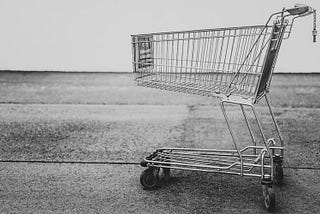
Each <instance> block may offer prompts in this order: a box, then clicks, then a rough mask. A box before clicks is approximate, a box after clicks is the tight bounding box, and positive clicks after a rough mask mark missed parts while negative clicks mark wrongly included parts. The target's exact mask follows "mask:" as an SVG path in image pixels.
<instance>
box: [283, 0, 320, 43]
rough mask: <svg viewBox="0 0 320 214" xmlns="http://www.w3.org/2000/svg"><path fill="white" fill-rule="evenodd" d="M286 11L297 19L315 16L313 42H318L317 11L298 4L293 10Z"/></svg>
mask: <svg viewBox="0 0 320 214" xmlns="http://www.w3.org/2000/svg"><path fill="white" fill-rule="evenodd" d="M285 11H286V12H288V13H289V14H290V15H292V16H296V17H302V16H308V15H310V14H313V30H312V36H313V42H316V37H317V27H316V25H317V23H316V21H317V17H316V10H315V9H314V8H312V7H310V6H307V5H303V4H296V5H295V6H294V7H293V8H290V9H286V10H285Z"/></svg>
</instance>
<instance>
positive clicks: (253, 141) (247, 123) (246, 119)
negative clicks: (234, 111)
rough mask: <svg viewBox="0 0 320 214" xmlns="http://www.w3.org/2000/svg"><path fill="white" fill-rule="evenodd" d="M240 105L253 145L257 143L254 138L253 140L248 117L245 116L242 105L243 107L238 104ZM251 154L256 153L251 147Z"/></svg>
mask: <svg viewBox="0 0 320 214" xmlns="http://www.w3.org/2000/svg"><path fill="white" fill-rule="evenodd" d="M240 107H241V111H242V114H243V116H244V119H245V121H246V125H247V127H248V130H249V133H250V137H251V140H252V144H253V146H256V145H257V143H256V140H255V138H254V136H253V132H252V129H251V126H250V123H249V120H248V118H247V114H246V112H245V110H244V107H243V105H242V104H240ZM253 154H254V155H256V154H257V150H256V148H254V149H253Z"/></svg>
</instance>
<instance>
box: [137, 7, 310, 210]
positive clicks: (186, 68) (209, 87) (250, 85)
mask: <svg viewBox="0 0 320 214" xmlns="http://www.w3.org/2000/svg"><path fill="white" fill-rule="evenodd" d="M315 12H316V11H315V10H314V9H313V8H311V7H308V6H304V5H296V6H295V7H294V8H291V9H283V10H282V11H280V12H277V13H274V14H272V15H271V16H270V17H269V19H268V20H267V22H266V24H265V25H257V26H243V27H231V28H216V29H205V30H196V31H176V32H162V33H150V34H138V35H133V36H132V50H133V70H134V74H135V81H136V82H137V84H138V85H139V86H144V87H151V88H157V89H162V90H169V91H176V92H182V93H188V94H196V95H203V96H208V97H216V98H219V99H220V100H221V102H220V104H221V105H220V106H221V109H222V113H223V116H224V118H225V120H226V123H227V126H228V129H229V132H230V134H231V137H232V143H233V146H234V149H232V150H221V149H202V148H198V149H195V148H159V149H157V150H156V151H155V152H154V153H152V154H151V155H149V156H148V157H146V158H145V159H144V160H143V161H142V162H141V165H142V166H143V167H148V168H147V169H146V170H145V171H143V173H142V174H141V176H140V182H141V184H142V185H143V187H144V188H145V189H154V188H156V187H158V186H159V184H160V180H159V172H160V170H161V169H162V171H163V173H164V177H165V178H169V176H170V169H179V170H191V171H202V172H214V173H224V174H235V175H240V176H253V177H259V178H260V180H261V184H262V186H263V196H264V204H265V207H266V209H267V210H269V211H275V208H276V203H275V193H274V189H273V185H274V184H279V185H281V184H282V183H283V167H282V162H283V155H284V143H283V138H282V136H281V133H280V130H279V127H278V125H277V123H276V120H275V117H274V114H273V112H272V109H271V106H270V103H269V100H268V98H267V93H268V92H269V88H270V83H271V79H272V73H273V70H274V67H275V63H276V60H277V56H278V53H279V50H280V46H281V43H282V40H283V39H287V38H289V36H290V34H291V29H292V26H293V22H294V21H295V19H296V18H298V17H302V16H305V15H309V14H314V18H315V14H316V13H315ZM271 21H273V24H270V23H271ZM313 37H314V42H315V37H316V29H315V21H314V29H313ZM262 98H264V99H265V100H266V103H267V106H268V109H269V112H270V116H271V118H272V121H273V124H274V127H275V130H276V132H277V139H278V141H276V140H275V139H274V138H269V139H268V138H267V137H266V136H265V133H264V132H263V129H262V127H261V123H260V121H259V118H258V114H257V113H256V111H255V107H254V106H255V104H256V103H258V102H259V100H260V99H262ZM226 103H229V104H233V105H239V106H240V109H241V112H242V114H243V116H244V119H245V123H246V125H247V128H248V130H249V134H250V138H251V140H252V142H251V143H250V144H249V145H247V146H246V147H244V148H239V146H238V143H237V141H236V138H235V134H234V131H233V130H232V129H231V126H230V121H229V119H228V115H227V113H226V110H225V104H226ZM245 107H247V108H248V107H249V108H250V109H251V111H252V112H253V115H254V118H255V121H256V124H257V127H258V130H259V134H260V136H261V138H262V142H263V143H262V144H261V145H257V140H256V139H255V135H254V132H253V130H252V128H251V125H250V123H249V120H248V118H247V115H246V110H245Z"/></svg>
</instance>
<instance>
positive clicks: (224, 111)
mask: <svg viewBox="0 0 320 214" xmlns="http://www.w3.org/2000/svg"><path fill="white" fill-rule="evenodd" d="M223 103H224V101H221V102H220V107H221V110H222V113H223V116H224V119H225V120H226V122H227V126H228V129H229V132H230V135H231V138H232V141H233V144H234V147H235V149H236V150H237V152H238V154H239V156H240V158H241V153H240V151H239V149H238V147H237V143H236V138H235V134H234V133H233V131H232V129H231V126H230V121H229V118H228V116H227V113H226V109H225V107H224V104H223Z"/></svg>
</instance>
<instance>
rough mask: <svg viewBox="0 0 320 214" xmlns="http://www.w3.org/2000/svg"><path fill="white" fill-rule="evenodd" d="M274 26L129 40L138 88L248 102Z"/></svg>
mask: <svg viewBox="0 0 320 214" xmlns="http://www.w3.org/2000/svg"><path fill="white" fill-rule="evenodd" d="M273 30H274V26H264V25H260V26H245V27H233V28H220V29H208V30H198V31H182V32H164V33H152V34H139V35H133V36H132V45H133V67H134V73H135V75H136V76H135V80H136V81H137V83H138V85H140V86H146V87H152V88H159V89H164V90H170V91H179V92H184V93H190V94H199V95H206V96H218V97H219V96H222V95H223V96H225V95H227V94H230V93H232V94H235V95H241V96H244V97H252V96H254V95H255V92H256V90H257V87H258V83H259V79H260V76H261V73H262V70H263V66H264V61H265V56H266V53H267V52H268V47H269V45H268V44H270V42H271V41H272V39H274V37H272V35H273V34H274V31H273Z"/></svg>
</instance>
